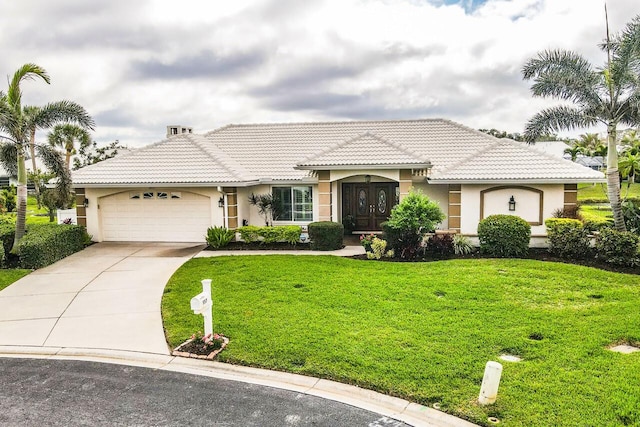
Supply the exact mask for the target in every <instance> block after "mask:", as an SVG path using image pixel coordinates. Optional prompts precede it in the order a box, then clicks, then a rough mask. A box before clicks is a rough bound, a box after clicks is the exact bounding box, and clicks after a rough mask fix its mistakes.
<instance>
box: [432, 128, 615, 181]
mask: <svg viewBox="0 0 640 427" xmlns="http://www.w3.org/2000/svg"><path fill="white" fill-rule="evenodd" d="M602 178H603V175H602V173H601V172H598V171H594V170H593V169H589V168H586V167H583V166H580V165H578V164H576V163H573V162H571V161H568V160H564V159H560V158H558V157H556V156H554V155H553V154H549V153H544V152H540V151H538V150H535V149H533V148H531V147H529V146H526V145H523V144H522V143H520V142H516V141H512V140H510V139H499V140H497V141H496V142H494V143H493V144H491V145H488V146H487V147H485V148H483V149H481V150H479V151H477V152H475V153H473V154H471V155H469V156H467V157H466V158H464V159H462V160H461V161H459V162H457V163H453V164H451V165H449V166H448V167H447V168H443V169H440V170H438V171H437V172H434V173H433V174H432V175H431V177H430V178H429V181H430V182H434V183H437V182H443V181H446V182H471V181H473V182H509V181H520V182H524V181H528V182H549V181H558V182H580V181H584V182H594V181H600V180H602Z"/></svg>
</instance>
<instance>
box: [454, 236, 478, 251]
mask: <svg viewBox="0 0 640 427" xmlns="http://www.w3.org/2000/svg"><path fill="white" fill-rule="evenodd" d="M453 252H454V253H455V254H456V255H466V254H470V253H471V252H473V243H471V239H469V238H468V237H467V236H463V235H462V234H456V235H455V236H453Z"/></svg>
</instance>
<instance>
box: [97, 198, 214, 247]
mask: <svg viewBox="0 0 640 427" xmlns="http://www.w3.org/2000/svg"><path fill="white" fill-rule="evenodd" d="M159 192H165V193H167V195H168V197H167V198H166V199H160V198H157V194H158V193H159ZM180 193H181V194H180V195H181V197H180V198H171V197H170V195H171V192H170V191H168V190H154V191H153V195H154V198H151V199H144V198H142V194H143V192H142V191H140V192H123V193H119V194H115V195H111V196H106V197H103V198H101V199H100V201H99V205H100V216H101V227H102V236H103V240H105V241H150V242H167V241H168V242H204V240H205V237H204V236H205V234H206V230H207V228H208V227H209V226H210V225H211V199H210V198H209V197H206V196H201V195H199V194H195V193H189V192H185V191H182V192H180ZM131 194H140V196H141V197H140V198H139V199H132V198H131V197H130V195H131Z"/></svg>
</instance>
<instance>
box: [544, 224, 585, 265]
mask: <svg viewBox="0 0 640 427" xmlns="http://www.w3.org/2000/svg"><path fill="white" fill-rule="evenodd" d="M544 224H545V225H546V227H547V238H548V240H549V252H550V253H552V254H554V255H556V256H559V257H561V258H587V257H589V256H591V255H592V249H591V246H590V245H591V241H590V240H591V239H589V231H588V230H586V229H585V228H584V226H583V225H582V222H581V221H579V220H577V219H569V218H549V219H548V220H546V221H545V222H544Z"/></svg>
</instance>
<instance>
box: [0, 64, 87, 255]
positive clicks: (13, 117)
mask: <svg viewBox="0 0 640 427" xmlns="http://www.w3.org/2000/svg"><path fill="white" fill-rule="evenodd" d="M34 79H41V80H43V81H44V82H45V83H47V84H48V83H49V82H50V78H49V75H48V74H47V72H46V70H45V69H44V68H42V67H40V66H38V65H35V64H25V65H23V66H22V67H20V68H18V70H17V71H16V72H15V73H14V75H13V78H12V79H11V80H10V81H9V87H8V89H7V93H3V92H0V137H1V138H2V139H3V140H4V142H3V143H2V144H1V145H0V163H2V165H3V166H4V167H5V169H7V171H8V172H9V173H11V174H12V175H14V176H16V177H17V181H18V208H17V211H18V212H17V219H16V232H15V238H14V245H13V249H12V251H15V250H16V247H17V244H18V242H19V241H20V240H21V239H22V236H24V233H25V222H26V212H27V172H26V166H25V150H26V149H28V148H29V144H30V139H31V135H32V134H33V129H46V128H49V127H51V126H53V125H55V124H57V123H64V122H74V123H76V124H78V125H80V126H83V127H85V128H88V129H93V126H94V125H95V123H94V121H93V119H92V118H91V116H89V114H88V113H87V112H86V110H85V109H84V108H83V107H82V106H80V105H79V104H76V103H74V102H71V101H58V102H52V103H49V104H46V105H45V106H43V107H39V108H37V109H29V108H27V107H26V106H23V105H22V88H21V84H22V83H23V82H24V81H27V80H34ZM25 110H26V111H25ZM34 153H35V155H38V156H39V157H40V158H41V159H42V161H43V163H44V165H45V166H47V168H48V169H49V170H51V172H53V173H55V174H56V176H57V177H58V180H57V184H56V188H57V190H58V191H59V192H60V193H61V194H68V193H69V192H70V189H71V177H70V174H69V171H68V169H67V168H66V167H65V166H64V162H63V160H62V157H61V156H60V154H59V153H58V152H56V151H55V149H53V148H52V147H49V146H46V145H40V144H35V146H34Z"/></svg>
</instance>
